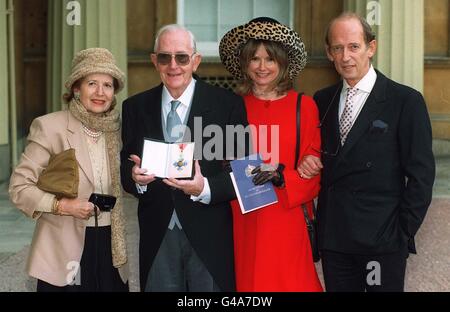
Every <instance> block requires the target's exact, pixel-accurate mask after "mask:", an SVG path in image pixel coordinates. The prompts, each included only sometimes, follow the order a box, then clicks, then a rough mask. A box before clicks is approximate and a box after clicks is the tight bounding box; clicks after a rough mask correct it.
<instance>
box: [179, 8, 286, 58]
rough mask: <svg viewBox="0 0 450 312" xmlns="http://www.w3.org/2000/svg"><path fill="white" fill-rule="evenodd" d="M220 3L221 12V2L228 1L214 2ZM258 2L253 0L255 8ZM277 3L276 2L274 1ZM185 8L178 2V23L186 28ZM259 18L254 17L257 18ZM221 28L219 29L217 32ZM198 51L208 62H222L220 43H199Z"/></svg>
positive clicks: (218, 20)
mask: <svg viewBox="0 0 450 312" xmlns="http://www.w3.org/2000/svg"><path fill="white" fill-rule="evenodd" d="M214 1H219V3H218V4H219V5H218V9H219V10H220V1H227V0H214ZM257 1H258V0H253V6H256V3H257ZM274 1H276V0H274ZM184 7H185V0H177V23H178V24H179V25H182V26H184ZM255 17H258V16H253V17H252V18H255ZM217 24H218V25H220V16H218V18H217ZM236 26H238V25H236ZM289 27H291V28H294V0H289ZM218 30H219V27H217V31H218ZM197 51H198V52H199V53H200V54H201V55H202V56H203V57H205V58H206V60H211V61H216V62H218V61H220V59H219V42H218V41H197Z"/></svg>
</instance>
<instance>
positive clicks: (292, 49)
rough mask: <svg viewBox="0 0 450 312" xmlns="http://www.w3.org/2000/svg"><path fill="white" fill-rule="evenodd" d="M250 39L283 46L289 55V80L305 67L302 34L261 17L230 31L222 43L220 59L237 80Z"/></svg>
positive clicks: (240, 75) (239, 76) (305, 55)
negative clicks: (243, 48) (243, 53)
mask: <svg viewBox="0 0 450 312" xmlns="http://www.w3.org/2000/svg"><path fill="white" fill-rule="evenodd" d="M249 39H256V40H268V41H275V42H279V43H281V44H282V45H283V46H284V47H285V49H286V51H287V52H288V59H289V69H288V70H289V78H290V79H292V80H293V79H294V78H295V77H297V75H298V74H299V73H300V72H301V71H302V69H303V68H304V67H305V65H306V59H307V53H306V49H305V44H304V43H303V41H302V39H301V38H300V35H299V34H298V33H297V32H295V31H294V30H292V29H290V28H289V27H287V26H285V25H283V24H281V23H279V22H278V21H276V20H274V19H272V18H269V17H258V18H255V19H253V20H251V21H250V22H248V23H247V24H244V25H241V26H238V27H235V28H233V29H231V30H230V31H229V32H227V33H226V34H225V35H224V36H223V37H222V40H220V45H219V54H220V60H221V61H222V63H223V64H224V66H225V68H226V69H227V70H228V71H229V72H230V73H231V74H232V75H233V77H234V78H235V79H237V80H240V79H242V72H241V65H240V61H239V56H240V53H241V49H242V47H243V46H244V45H245V43H247V41H248V40H249Z"/></svg>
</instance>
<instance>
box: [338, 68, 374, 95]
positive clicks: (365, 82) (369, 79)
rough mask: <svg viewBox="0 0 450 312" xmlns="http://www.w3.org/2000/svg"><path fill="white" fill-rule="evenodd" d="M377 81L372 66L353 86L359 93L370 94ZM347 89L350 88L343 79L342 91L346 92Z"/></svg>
mask: <svg viewBox="0 0 450 312" xmlns="http://www.w3.org/2000/svg"><path fill="white" fill-rule="evenodd" d="M376 80H377V73H376V72H375V69H374V68H373V65H372V64H371V65H370V68H369V71H368V72H367V74H366V75H365V76H364V77H363V78H362V79H361V80H360V81H358V83H357V84H356V85H355V86H354V88H357V89H358V90H360V91H363V92H366V93H370V92H372V89H373V86H374V85H375V81H376ZM347 88H351V87H350V85H349V84H348V83H347V81H346V80H345V79H344V85H343V89H344V90H347Z"/></svg>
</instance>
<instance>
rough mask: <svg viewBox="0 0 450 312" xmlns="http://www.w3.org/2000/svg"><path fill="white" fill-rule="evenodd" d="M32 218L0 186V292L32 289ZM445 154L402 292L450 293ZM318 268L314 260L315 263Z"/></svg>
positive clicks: (130, 202) (131, 231) (132, 207)
mask: <svg viewBox="0 0 450 312" xmlns="http://www.w3.org/2000/svg"><path fill="white" fill-rule="evenodd" d="M125 203H126V205H125V207H126V208H125V209H126V210H125V212H126V215H127V218H128V219H127V220H128V223H127V232H128V234H127V240H128V243H129V258H130V270H131V280H130V288H131V291H138V290H139V286H138V278H137V272H138V263H137V255H138V253H137V242H138V235H139V234H138V226H137V216H136V201H135V200H134V199H132V198H127V199H126V201H125ZM33 228H34V223H33V221H31V220H28V219H27V218H26V217H25V216H23V215H22V214H21V213H20V212H18V210H17V209H15V208H14V207H13V206H12V204H11V203H10V202H9V200H8V196H7V193H6V186H5V185H3V186H1V185H0V292H5V291H6V292H8V291H34V290H35V288H36V281H35V280H34V279H32V278H30V277H28V276H27V275H26V274H25V272H24V267H25V261H26V257H27V253H28V249H29V244H30V241H31V237H32V235H33ZM449 240H450V158H440V159H437V180H436V183H435V189H434V198H433V202H432V204H431V207H430V209H429V212H428V214H427V217H426V218H425V221H424V223H423V225H422V227H421V229H420V231H419V233H418V234H417V237H416V244H417V248H418V255H411V256H410V258H409V260H408V267H407V274H406V286H405V288H406V290H407V291H444V292H450V241H449ZM317 268H318V270H319V273H320V265H318V266H317Z"/></svg>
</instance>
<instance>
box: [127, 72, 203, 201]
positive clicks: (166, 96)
mask: <svg viewBox="0 0 450 312" xmlns="http://www.w3.org/2000/svg"><path fill="white" fill-rule="evenodd" d="M195 83H196V80H195V79H194V78H192V80H191V82H190V83H189V85H188V86H187V88H186V90H184V92H183V94H182V95H181V96H180V97H179V98H178V99H175V98H173V97H172V95H171V94H170V93H169V90H167V88H166V86H163V90H162V96H161V105H162V115H163V117H164V124H165V123H166V121H167V115H168V114H169V112H170V109H171V104H170V102H172V101H174V100H177V101H180V102H181V104H180V105H178V108H177V114H178V116H179V117H180V119H181V121H182V122H183V123H184V120H185V119H186V117H187V116H186V114H187V112H188V111H189V106H190V105H191V104H192V98H193V97H194V89H195ZM203 181H204V186H203V191H202V192H201V194H200V195H199V196H194V195H191V200H193V201H200V202H201V203H203V204H209V203H210V202H211V188H210V187H209V182H208V178H206V177H203ZM136 187H137V190H138V193H140V194H142V193H144V192H145V191H147V185H139V184H136Z"/></svg>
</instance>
